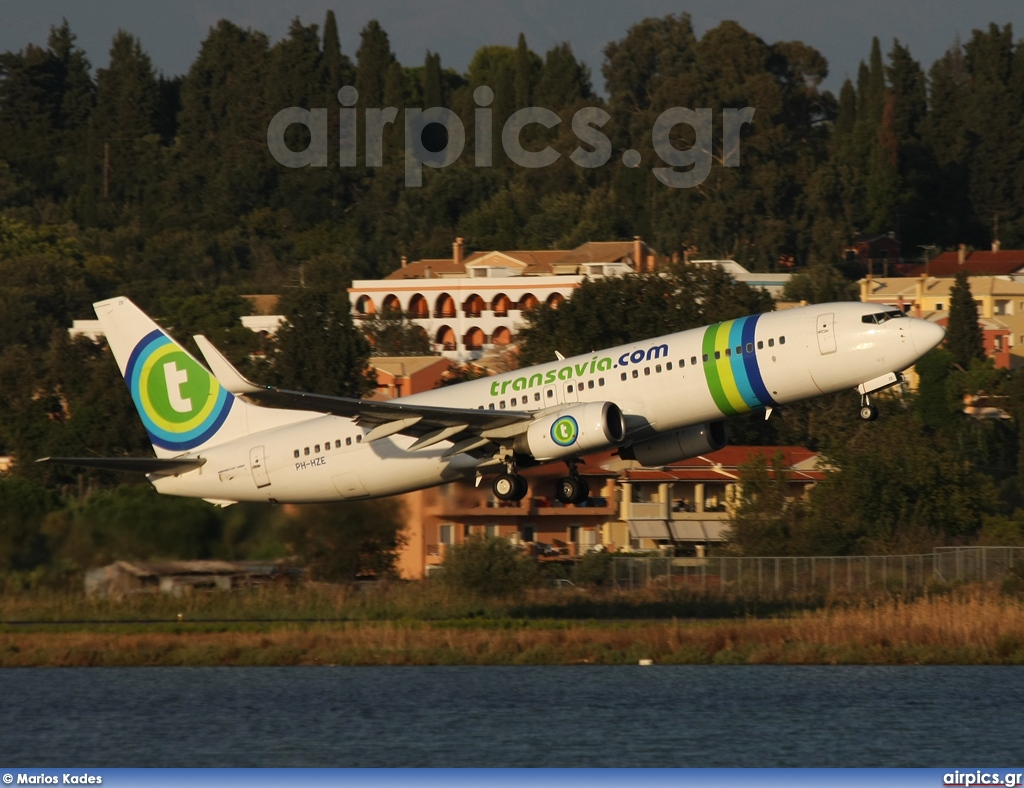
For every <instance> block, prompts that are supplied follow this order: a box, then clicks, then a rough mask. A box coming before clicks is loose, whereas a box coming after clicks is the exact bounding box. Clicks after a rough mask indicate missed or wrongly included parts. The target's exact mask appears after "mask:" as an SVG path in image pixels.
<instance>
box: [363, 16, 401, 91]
mask: <svg viewBox="0 0 1024 788" xmlns="http://www.w3.org/2000/svg"><path fill="white" fill-rule="evenodd" d="M359 36H360V44H359V49H358V50H357V51H356V90H358V91H359V106H360V107H370V108H379V107H386V106H388V105H387V104H385V103H384V96H385V83H386V81H387V74H388V67H389V66H390V65H391V63H392V62H394V60H395V56H394V54H393V53H392V52H391V42H390V41H389V40H388V34H387V33H385V32H384V28H382V27H381V26H380V23H379V22H378V21H377V20H376V19H371V20H370V21H369V22H368V23H367V25H366V27H364V28H363V30H362V32H361V33H360V34H359Z"/></svg>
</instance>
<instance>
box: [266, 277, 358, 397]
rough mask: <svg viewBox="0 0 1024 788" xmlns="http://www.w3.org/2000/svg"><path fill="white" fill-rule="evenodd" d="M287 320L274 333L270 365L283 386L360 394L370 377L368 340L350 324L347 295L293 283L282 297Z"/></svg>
mask: <svg viewBox="0 0 1024 788" xmlns="http://www.w3.org/2000/svg"><path fill="white" fill-rule="evenodd" d="M282 309H283V311H284V314H285V315H286V317H287V323H285V325H284V326H282V327H281V329H280V330H279V331H278V333H277V347H276V352H275V354H274V360H273V367H274V374H275V377H276V379H277V381H278V382H279V383H280V385H281V386H283V387H284V388H289V389H297V390H299V391H308V392H315V393H318V394H328V395H333V396H340V397H361V396H362V395H363V394H366V393H367V392H369V391H372V390H373V387H374V385H375V383H376V380H375V377H374V375H373V373H372V372H371V371H370V370H369V358H370V345H369V342H367V340H366V337H364V336H363V334H362V333H361V332H360V331H359V330H358V329H357V328H355V326H354V325H353V324H352V315H351V307H350V305H349V301H348V296H347V294H345V295H344V296H339V295H336V294H335V293H334V292H333V291H332V290H329V289H327V288H313V287H309V288H299V289H298V290H295V291H294V292H293V293H291V294H289V295H288V296H287V297H286V298H285V299H283V300H282Z"/></svg>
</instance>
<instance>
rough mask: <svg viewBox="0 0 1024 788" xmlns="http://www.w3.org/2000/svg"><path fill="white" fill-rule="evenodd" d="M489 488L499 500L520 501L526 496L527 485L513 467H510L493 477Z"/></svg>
mask: <svg viewBox="0 0 1024 788" xmlns="http://www.w3.org/2000/svg"><path fill="white" fill-rule="evenodd" d="M491 489H492V490H493V491H494V496H495V497H496V498H497V499H498V500H499V501H521V500H523V498H524V497H525V496H526V492H527V490H529V485H528V484H527V483H526V479H524V478H523V477H522V476H520V475H519V474H518V473H516V472H515V469H514V468H510V469H509V470H507V471H505V472H503V473H499V474H498V475H497V476H496V477H495V478H494V483H493V484H492V485H491Z"/></svg>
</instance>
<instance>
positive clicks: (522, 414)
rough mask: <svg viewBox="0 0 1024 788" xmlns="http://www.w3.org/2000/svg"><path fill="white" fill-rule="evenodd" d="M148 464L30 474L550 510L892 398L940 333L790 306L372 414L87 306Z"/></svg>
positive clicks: (867, 311) (866, 309)
mask: <svg viewBox="0 0 1024 788" xmlns="http://www.w3.org/2000/svg"><path fill="white" fill-rule="evenodd" d="M94 307H95V310H96V315H97V316H98V317H99V319H100V323H101V325H102V326H103V330H104V333H105V334H106V338H107V342H108V344H109V346H110V349H111V350H112V351H113V354H114V357H115V358H116V360H117V363H118V365H119V367H120V369H121V372H122V373H123V375H124V377H125V381H126V382H127V384H128V389H129V391H130V392H131V396H132V399H133V401H134V402H135V407H136V409H137V410H138V413H139V416H140V417H141V418H142V421H143V424H144V425H145V427H146V431H147V432H148V434H149V438H150V441H151V442H152V444H153V448H154V450H155V452H156V455H157V456H156V457H154V458H140V457H118V458H96V457H91V458H90V457H63V458H56V457H52V458H44V460H43V461H50V462H62V463H69V464H78V465H84V466H92V467H99V468H108V469H115V470H132V471H141V472H143V473H146V474H147V475H148V478H149V480H150V482H151V483H152V484H153V486H154V487H155V488H156V489H157V490H158V491H159V492H161V493H166V494H170V495H182V496H189V497H196V498H203V499H206V500H207V501H210V502H212V503H216V504H219V505H222V506H223V505H227V504H230V503H235V502H237V501H269V502H294V503H299V502H317V501H334V500H343V499H352V498H367V497H378V496H386V495H395V494H397V493H403V492H409V491H411V490H417V489H422V488H425V487H431V486H434V485H438V484H444V483H446V482H450V481H454V480H457V479H466V478H473V477H474V476H475V477H476V478H477V480H478V482H479V479H480V477H481V475H484V474H491V473H493V474H496V475H495V478H494V480H493V491H494V494H495V495H496V496H497V497H498V498H500V499H502V500H519V499H520V498H522V497H523V496H524V495H525V494H526V491H527V488H526V482H525V481H524V479H523V477H522V476H520V475H519V474H518V473H517V469H519V468H524V467H528V466H531V465H536V464H540V463H549V462H565V463H566V464H567V466H568V469H569V473H568V475H566V476H565V477H564V478H563V479H561V480H560V482H559V484H558V489H557V493H556V494H557V497H558V499H559V500H561V501H563V502H566V503H568V502H580V501H582V500H585V499H586V497H587V494H588V491H587V488H586V483H585V482H584V481H582V480H581V479H580V478H579V476H578V475H577V473H576V463H577V461H578V460H579V459H580V458H581V457H582V456H583V455H586V454H588V453H592V452H598V451H604V450H609V449H615V448H617V449H618V451H619V454H620V455H621V456H622V457H624V458H627V459H632V460H636V461H638V462H639V463H640V464H642V465H644V466H647V467H658V466H662V465H667V464H669V463H671V462H674V461H677V460H681V459H685V458H687V457H693V456H696V455H699V454H703V453H706V452H710V451H714V450H715V449H718V448H721V447H722V446H724V445H725V443H726V430H725V419H726V418H727V417H729V416H734V415H737V414H741V413H747V412H750V411H753V410H764V411H766V413H767V414H769V415H770V413H771V409H773V408H775V407H777V406H779V405H786V404H789V403H793V402H798V401H800V400H805V399H808V398H811V397H817V396H820V395H822V394H829V393H833V392H840V391H844V390H848V389H853V388H856V389H857V390H858V391H859V392H860V394H861V410H860V417H861V418H863V419H867V420H872V419H874V418H875V417H876V416H877V411H876V410H875V407H874V406H873V405H872V404H871V402H870V399H869V395H870V394H872V393H873V392H876V391H880V390H881V389H884V388H887V387H889V386H892V385H894V384H896V383H898V382H899V381H900V380H901V379H902V376H901V372H902V370H905V369H907V368H908V367H910V366H911V365H912V364H913V363H914V362H915V361H917V360H918V359H919V358H920V357H921V356H923V355H924V354H925V353H927V352H928V351H929V350H931V349H932V348H934V347H935V346H936V345H938V344H939V342H941V341H942V338H943V335H944V333H943V330H942V328H940V327H939V326H936V325H935V324H934V323H930V322H928V321H926V320H920V319H916V318H910V317H906V316H905V315H904V314H903V313H902V312H901V311H899V310H898V309H895V308H893V307H881V306H878V305H871V304H862V303H834V304H822V305H818V306H806V307H800V308H797V309H790V310H785V311H781V312H770V313H766V314H760V315H752V316H750V317H744V318H739V319H737V320H729V321H726V322H723V323H716V324H714V325H710V326H706V327H704V328H697V329H692V330H690V331H682V332H679V333H677V334H670V335H667V336H662V337H657V338H655V339H650V340H646V341H644V342H637V343H634V344H630V345H622V346H620V347H615V348H610V349H608V350H601V351H597V352H594V353H589V354H587V355H583V356H575V357H572V358H559V359H557V360H555V361H552V362H551V363H548V364H541V365H538V366H535V367H529V368H527V369H521V370H517V371H514V372H506V373H504V374H501V375H496V376H494V377H490V378H484V379H481V380H474V381H469V382H466V383H460V384H458V385H456V386H451V387H447V388H443V389H438V390H434V391H429V392H424V393H421V394H415V395H413V396H409V397H402V398H399V399H393V400H389V401H384V402H379V401H375V400H361V399H351V398H344V397H330V396H324V395H320V394H305V393H300V392H294V391H285V390H281V389H277V388H268V387H265V386H260V385H257V384H255V383H252V382H250V381H248V380H246V379H245V378H244V377H242V375H241V374H239V373H238V372H237V371H236V370H235V368H234V367H232V366H231V364H230V363H229V362H228V361H227V360H226V359H225V358H224V357H223V356H222V355H221V354H220V353H219V352H218V351H217V350H216V349H215V348H214V347H213V346H212V345H211V344H210V343H209V342H208V341H207V340H206V339H205V338H204V337H201V336H197V337H196V338H195V339H196V342H197V344H198V346H199V349H200V351H201V352H202V354H203V356H204V358H205V359H206V362H207V365H208V367H204V366H203V365H201V364H200V363H199V362H198V361H196V359H195V358H193V357H192V356H191V355H190V354H189V353H188V352H187V351H186V350H185V349H184V348H183V347H181V346H180V345H179V344H178V343H177V342H175V341H174V340H173V339H172V338H171V337H170V336H168V334H167V333H166V332H165V331H163V329H161V328H160V327H159V326H158V325H156V323H154V322H153V321H152V320H151V319H150V318H149V317H148V316H147V315H146V314H144V313H143V312H142V310H140V309H139V308H138V307H137V306H136V305H135V304H133V303H132V302H131V301H129V300H128V299H127V298H112V299H109V300H107V301H101V302H99V303H97V304H95V305H94Z"/></svg>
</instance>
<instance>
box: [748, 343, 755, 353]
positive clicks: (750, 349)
mask: <svg viewBox="0 0 1024 788" xmlns="http://www.w3.org/2000/svg"><path fill="white" fill-rule="evenodd" d="M747 352H748V353H753V352H754V343H753V342H748V343H747Z"/></svg>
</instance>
